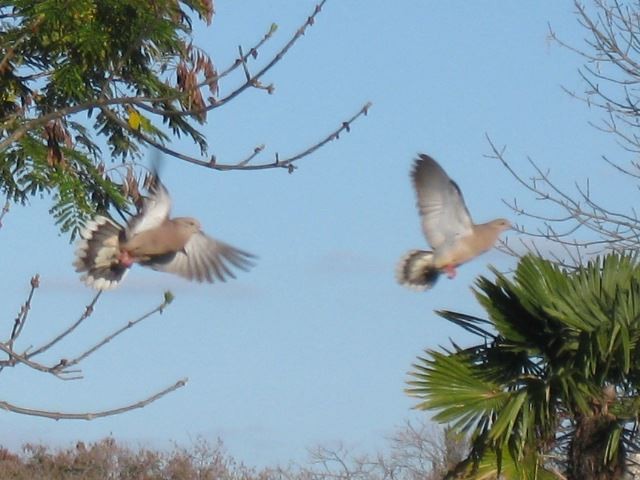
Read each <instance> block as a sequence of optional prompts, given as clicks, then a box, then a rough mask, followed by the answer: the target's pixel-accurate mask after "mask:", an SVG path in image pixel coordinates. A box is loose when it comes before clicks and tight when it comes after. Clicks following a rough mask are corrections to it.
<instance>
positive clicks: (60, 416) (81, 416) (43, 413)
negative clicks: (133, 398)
mask: <svg viewBox="0 0 640 480" xmlns="http://www.w3.org/2000/svg"><path fill="white" fill-rule="evenodd" d="M187 381H188V379H187V378H184V379H182V380H179V381H177V382H176V383H174V384H173V385H171V386H170V387H167V388H165V389H164V390H161V391H159V392H158V393H156V394H154V395H151V396H150V397H148V398H145V399H144V400H140V401H138V402H135V403H132V404H129V405H126V406H124V407H118V408H114V409H111V410H101V411H98V412H89V413H63V412H52V411H49V410H37V409H32V408H25V407H20V406H17V405H13V404H11V403H9V402H5V401H0V408H3V409H5V410H8V411H10V412H14V413H20V414H23V415H31V416H34V417H44V418H52V419H54V420H94V419H96V418H102V417H110V416H112V415H119V414H121V413H125V412H129V411H131V410H135V409H137V408H142V407H146V406H147V405H149V404H150V403H153V402H155V401H156V400H158V399H160V398H162V397H164V396H165V395H167V394H168V393H171V392H173V391H174V390H177V389H178V388H182V387H184V386H185V385H186V384H187Z"/></svg>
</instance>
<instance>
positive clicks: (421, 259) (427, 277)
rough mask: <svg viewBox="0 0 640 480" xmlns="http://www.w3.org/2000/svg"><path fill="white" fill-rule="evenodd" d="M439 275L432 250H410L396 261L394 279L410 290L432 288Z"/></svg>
mask: <svg viewBox="0 0 640 480" xmlns="http://www.w3.org/2000/svg"><path fill="white" fill-rule="evenodd" d="M439 276H440V270H438V269H437V268H436V267H435V265H434V263H433V252H429V251H425V250H411V251H410V252H408V253H407V254H406V255H405V256H404V257H402V258H401V259H400V262H398V267H397V269H396V279H397V280H398V283H399V284H400V285H404V286H405V287H407V288H410V289H412V290H418V291H424V290H429V289H430V288H433V286H434V285H435V284H436V281H437V280H438V277H439Z"/></svg>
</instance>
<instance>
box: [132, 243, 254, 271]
mask: <svg viewBox="0 0 640 480" xmlns="http://www.w3.org/2000/svg"><path fill="white" fill-rule="evenodd" d="M252 258H253V255H251V254H250V253H248V252H245V251H243V250H240V249H237V248H235V247H232V246H231V245H228V244H226V243H223V242H220V241H218V240H215V239H213V238H211V237H208V236H207V235H205V234H204V233H202V232H199V233H196V234H194V235H193V236H192V237H191V239H190V240H189V241H188V242H187V244H186V245H185V248H184V250H183V251H179V252H175V253H171V254H169V255H164V256H161V257H157V258H153V259H152V260H149V261H148V262H144V263H142V265H145V266H148V267H151V268H153V269H154V270H158V271H162V272H169V273H174V274H176V275H180V276H181V277H184V278H187V279H189V280H196V281H198V282H209V283H212V282H214V281H216V280H221V281H225V280H226V279H227V278H235V274H234V273H233V271H232V270H231V269H230V268H229V267H230V266H234V267H236V268H239V269H241V270H248V269H249V267H251V266H252V264H253V263H252V261H251V259H252Z"/></svg>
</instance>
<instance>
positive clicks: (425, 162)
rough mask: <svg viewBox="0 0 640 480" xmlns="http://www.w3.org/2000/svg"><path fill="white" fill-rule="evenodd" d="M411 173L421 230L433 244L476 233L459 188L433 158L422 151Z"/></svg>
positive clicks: (436, 247)
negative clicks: (420, 219) (420, 218)
mask: <svg viewBox="0 0 640 480" xmlns="http://www.w3.org/2000/svg"><path fill="white" fill-rule="evenodd" d="M411 175H412V178H413V184H414V186H415V189H416V193H417V195H418V209H419V211H420V215H421V217H422V230H423V232H424V235H425V237H427V241H428V242H429V244H430V245H431V248H433V249H434V250H438V249H439V248H441V247H442V246H443V245H452V244H454V243H455V242H456V241H457V239H458V238H460V237H464V236H467V235H471V234H472V233H473V222H472V220H471V216H470V215H469V211H468V210H467V207H466V205H465V204H464V198H463V197H462V192H461V191H460V188H458V185H456V183H455V182H454V181H453V180H451V179H450V178H449V176H448V175H447V173H446V172H445V171H444V170H443V169H442V167H441V166H440V165H438V163H437V162H436V161H435V160H434V159H433V158H431V157H429V156H428V155H424V154H420V155H419V158H418V159H417V160H416V163H415V165H414V168H413V172H412V174H411Z"/></svg>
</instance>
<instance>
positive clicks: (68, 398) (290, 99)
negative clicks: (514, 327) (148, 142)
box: [0, 0, 618, 466]
mask: <svg viewBox="0 0 640 480" xmlns="http://www.w3.org/2000/svg"><path fill="white" fill-rule="evenodd" d="M314 5H315V2H314V1H310V0H304V1H303V0H298V1H295V2H293V1H284V0H272V1H269V2H264V1H260V0H243V1H242V2H233V1H229V0H218V1H217V2H216V8H217V14H216V16H215V19H214V22H213V24H212V26H211V27H210V28H209V29H205V28H201V27H198V30H197V35H196V41H197V43H199V44H200V45H202V46H204V47H206V49H207V50H208V51H209V52H210V53H211V54H212V55H213V58H214V60H215V62H216V64H217V65H218V66H219V67H225V66H227V65H229V63H230V62H232V61H233V59H234V58H235V56H236V52H237V45H238V44H242V45H243V46H245V47H248V46H250V45H251V44H253V43H254V42H255V41H256V40H257V39H258V38H259V37H261V36H262V35H263V33H264V32H266V31H267V30H268V29H269V26H270V24H271V23H272V22H275V23H277V24H278V26H279V29H278V32H277V34H276V36H275V38H274V40H273V41H272V42H271V43H270V44H269V46H268V48H266V49H265V50H264V51H262V52H261V53H260V57H259V59H258V64H260V62H262V61H266V59H267V58H269V53H270V52H271V53H272V52H274V51H275V50H276V49H277V48H279V47H280V46H281V45H283V44H284V43H285V42H286V40H287V39H288V37H289V35H290V34H291V33H293V32H294V31H295V29H296V28H298V26H299V25H300V24H301V23H302V22H303V21H304V19H305V18H306V16H307V15H308V14H309V13H310V12H311V11H312V9H313V7H314ZM548 23H551V24H552V25H553V27H554V29H555V30H556V31H557V32H558V34H559V35H560V36H562V37H563V38H565V39H567V40H568V41H570V42H574V43H578V44H579V43H580V42H581V41H582V39H583V37H584V36H585V32H584V31H583V30H582V29H581V27H580V26H579V25H578V24H577V22H576V19H575V16H574V14H573V5H572V2H570V1H563V2H558V1H544V2H495V1H479V2H461V1H455V2H435V1H419V0H406V1H403V2H397V3H396V4H394V6H393V7H390V4H389V2H382V1H379V0H366V1H365V0H352V1H348V2H347V1H338V0H330V1H329V2H328V3H327V5H326V6H325V9H324V11H323V12H322V14H321V15H320V16H319V17H318V19H317V23H316V25H315V26H313V27H312V28H311V29H310V30H309V31H308V33H307V35H305V37H303V38H302V39H301V41H300V42H299V43H298V44H297V45H296V46H295V47H294V48H293V50H292V51H291V52H290V54H289V55H287V56H286V57H285V59H284V60H283V61H282V62H281V63H280V64H279V65H278V66H277V67H276V68H275V69H273V70H272V71H271V72H270V73H269V74H268V75H267V77H266V78H265V81H267V82H273V83H274V84H275V86H276V90H275V94H274V95H271V96H269V95H267V94H266V93H264V92H262V91H249V92H247V93H246V94H244V95H242V96H241V97H240V98H238V99H237V100H236V101H234V102H232V103H231V104H229V105H227V106H226V107H224V108H222V109H219V110H217V111H215V112H214V113H213V114H212V115H211V116H210V117H209V122H208V125H207V126H206V127H205V130H206V132H207V134H208V136H209V140H210V144H211V148H212V151H213V152H214V153H215V154H216V155H217V157H218V159H219V161H225V162H227V161H229V162H233V161H234V160H235V161H237V160H240V159H242V158H244V157H245V156H246V154H247V153H249V152H250V151H252V149H253V147H254V146H255V145H258V144H262V143H264V144H266V145H267V150H266V153H265V159H266V158H270V155H273V153H274V152H276V151H278V152H280V153H281V154H283V155H286V154H290V153H295V152H297V151H299V150H301V149H304V148H305V147H306V146H308V145H309V144H311V143H313V142H314V141H316V140H318V139H320V138H321V137H322V136H323V135H325V134H326V133H328V132H329V131H331V130H333V129H334V128H336V127H337V126H338V125H339V124H340V123H341V122H342V121H343V120H345V119H346V118H348V117H349V116H351V115H352V114H353V113H355V112H356V111H357V110H358V109H359V108H360V107H361V106H362V105H363V104H364V103H365V102H367V101H371V102H373V107H372V109H371V111H370V114H369V116H368V117H366V118H364V119H361V120H359V121H358V122H357V123H356V124H354V125H353V129H352V132H351V133H350V134H347V135H343V136H342V137H341V140H340V141H339V142H334V143H332V144H330V145H329V146H327V147H326V148H323V149H322V150H320V151H319V152H317V153H316V154H314V155H313V156H312V157H310V158H306V159H304V160H303V161H301V162H300V163H299V169H298V170H297V171H296V172H295V173H294V174H293V175H289V174H287V173H286V172H285V171H280V170H270V171H258V172H239V173H238V172H215V171H207V170H204V169H201V168H198V167H193V166H190V165H187V164H184V163H182V162H178V161H174V160H168V161H167V162H166V164H167V165H166V170H165V172H166V173H165V177H164V180H165V183H166V184H167V186H168V187H169V189H170V190H171V192H172V194H173V198H174V213H175V214H178V215H192V216H195V217H198V218H199V219H200V220H201V223H202V224H203V226H204V228H205V230H206V231H207V232H209V233H210V234H212V235H214V236H216V237H218V238H220V239H222V240H225V241H228V242H230V243H232V244H234V245H237V246H239V247H242V248H245V249H247V250H249V251H252V252H255V253H256V254H258V255H259V257H260V259H259V262H258V264H257V266H256V267H255V269H254V270H253V271H251V272H250V273H249V274H242V275H240V276H239V277H238V279H237V280H236V281H233V282H230V283H228V284H223V285H221V284H214V285H197V284H191V283H188V282H184V281H182V280H180V279H177V278H173V277H171V276H168V275H165V274H159V273H154V272H147V271H143V270H142V269H134V271H132V272H131V273H130V275H129V277H128V278H127V279H126V281H125V282H124V283H123V284H122V286H121V288H119V289H118V290H116V291H114V292H113V293H109V294H107V295H105V296H104V297H103V299H102V300H101V301H100V303H99V304H98V307H97V309H96V312H95V314H94V316H93V317H91V320H90V321H89V322H88V323H87V324H86V325H84V327H83V329H82V330H81V331H80V332H79V334H78V335H77V336H76V337H74V339H73V340H72V341H71V342H68V343H65V344H64V345H62V346H61V348H60V349H59V350H58V351H57V352H55V354H52V355H51V356H50V357H49V360H50V361H51V362H54V361H57V360H58V359H59V358H60V357H61V356H66V357H69V356H73V354H74V353H78V352H79V351H80V350H81V348H82V347H84V346H86V345H87V343H89V342H91V341H92V340H94V339H98V338H101V336H102V335H104V334H105V333H106V332H108V331H110V330H111V329H113V328H116V327H117V326H119V325H121V324H122V323H123V322H126V321H128V320H131V319H133V318H135V317H136V316H138V315H139V314H141V313H143V312H145V311H146V310H147V309H149V308H151V307H153V306H154V305H155V304H156V303H158V302H159V301H160V300H161V297H162V292H163V291H164V290H165V289H171V290H172V291H173V292H174V293H175V295H176V300H175V302H174V304H173V305H171V307H170V308H169V309H168V310H167V311H166V312H165V313H164V314H163V315H162V316H160V317H154V318H153V319H150V320H148V321H146V322H145V323H143V324H142V325H140V326H139V327H137V328H135V329H134V330H131V331H129V332H127V334H126V335H125V336H124V337H123V338H121V339H120V340H118V341H115V342H113V343H111V344H109V345H108V346H107V347H105V348H104V349H102V351H101V352H99V353H98V354H96V355H95V356H94V357H91V358H89V359H88V360H87V362H86V363H85V364H84V368H83V372H84V375H85V377H86V379H85V380H83V381H77V382H61V381H58V380H56V379H54V378H49V377H47V376H46V375H42V374H37V375H36V374H33V373H31V372H28V371H27V370H26V369H24V368H16V369H13V370H12V371H4V372H2V373H3V374H2V375H0V391H2V394H1V395H0V398H1V399H4V400H7V401H10V402H13V403H17V404H21V405H24V406H29V407H33V408H47V409H52V410H63V411H92V410H101V409H106V408H113V407H116V406H119V405H121V404H123V403H127V402H130V401H134V400H137V399H139V398H141V397H144V396H146V395H148V394H150V393H153V392H154V391H156V390H159V389H161V388H163V387H165V386H168V385H170V384H171V383H173V382H175V381H176V380H178V379H179V378H182V377H185V376H186V377H189V379H190V381H189V383H188V385H187V387H186V388H183V389H181V390H179V391H177V392H175V393H173V394H171V395H170V396H168V397H165V398H164V399H162V400H160V401H159V402H157V403H155V404H153V405H151V406H149V407H147V408H145V409H143V410H138V411H134V412H130V413H127V414H125V415H121V416H118V417H112V418H107V419H101V420H95V421H92V422H69V421H61V422H54V421H49V420H43V419H37V418H31V417H25V416H20V415H16V414H10V413H2V412H0V430H2V431H3V432H5V435H4V436H3V438H2V441H3V442H7V444H8V445H9V446H12V447H15V446H17V445H19V444H20V443H22V442H25V441H31V442H37V441H42V442H46V443H52V444H65V442H71V441H75V440H77V439H82V440H85V441H90V440H94V439H98V438H101V437H103V436H106V435H109V434H112V435H113V436H114V437H115V438H117V439H119V440H123V441H127V442H131V443H132V444H133V445H137V444H147V445H154V446H166V445H169V442H170V441H173V440H175V441H177V442H179V443H181V444H188V443H189V441H190V439H193V438H194V437H196V436H198V435H202V436H204V437H206V438H209V439H215V438H216V437H218V436H220V437H221V438H222V439H223V440H224V441H225V443H226V445H227V447H228V449H229V451H230V453H232V454H234V455H236V456H237V457H239V458H240V459H242V460H243V461H245V462H246V463H248V464H250V465H258V466H261V465H269V464H275V463H278V462H280V463H287V462H288V461H289V460H296V461H303V460H304V458H305V448H306V447H310V446H313V445H315V444H317V443H327V442H335V441H338V440H341V441H344V442H345V443H346V444H347V445H350V446H352V447H355V448H360V449H366V450H371V449H373V448H376V447H377V446H379V445H381V444H382V442H383V438H384V436H385V435H387V434H389V433H390V432H392V431H393V429H394V428H395V427H396V426H399V425H400V424H401V423H402V422H403V421H404V420H405V419H408V418H415V417H416V416H419V415H423V414H422V413H418V412H414V411H411V407H412V405H414V404H415V400H413V399H410V398H408V397H407V396H406V395H405V394H404V393H403V389H404V387H405V381H406V379H407V375H406V372H407V371H408V370H410V366H411V363H412V361H413V360H414V359H415V357H416V356H417V355H418V354H420V353H421V352H422V350H423V349H424V348H427V347H429V348H433V347H436V346H438V345H445V344H447V343H448V341H449V338H454V339H456V341H458V342H462V343H464V342H465V341H468V340H469V338H468V337H466V336H465V335H464V334H463V333H462V332H461V331H459V330H458V329H456V328H454V327H452V326H451V325H449V324H448V323H446V322H445V321H444V320H443V319H440V318H439V317H437V316H436V315H435V314H434V313H433V311H434V310H435V309H454V310H458V311H463V312H467V313H472V314H481V310H480V308H479V307H478V305H477V303H476V302H475V300H474V298H473V295H472V293H471V291H470V286H471V285H472V282H473V279H474V278H475V277H476V276H478V275H480V274H483V273H485V274H486V273H487V272H488V271H487V265H488V264H490V263H491V264H494V265H497V266H499V267H501V268H506V267H508V266H509V265H511V264H512V260H510V259H509V258H506V257H504V256H502V255H501V254H499V253H497V252H492V253H489V254H487V255H485V256H483V257H481V258H480V259H478V260H477V261H475V262H474V263H472V264H469V265H466V266H464V267H463V268H461V269H460V272H459V275H458V277H457V278H456V279H455V280H454V281H448V280H446V279H443V280H442V281H441V282H440V283H439V284H438V285H437V287H436V288H435V289H434V290H433V291H431V292H428V293H422V294H420V293H415V292H411V291H409V290H405V289H403V288H401V287H400V286H398V285H396V284H395V281H394V268H395V264H396V262H397V260H398V258H399V257H400V256H401V255H402V254H403V253H404V252H405V251H406V250H408V249H410V248H420V247H424V246H425V245H426V244H425V240H424V238H423V237H422V235H421V231H420V227H419V222H418V217H417V214H416V209H415V207H414V203H415V200H414V193H413V191H412V190H411V186H410V183H409V178H408V173H409V168H410V165H411V162H412V158H413V157H414V156H415V154H416V153H417V152H426V153H430V154H432V155H433V156H435V158H437V159H438V160H439V161H440V162H441V163H442V164H443V166H444V167H445V168H446V169H447V171H448V172H449V174H450V176H451V177H452V178H454V179H455V180H457V181H458V183H459V185H460V186H461V188H462V189H463V191H464V193H465V197H466V200H467V203H468V205H469V209H470V211H471V214H472V216H473V217H474V219H475V220H476V221H478V222H482V221H486V220H489V219H491V218H493V217H497V216H503V217H510V218H513V215H512V214H511V212H510V211H509V210H508V208H507V207H506V206H505V205H504V204H503V203H502V201H501V199H502V198H508V199H511V198H513V197H514V196H520V195H521V193H522V192H521V190H520V189H519V188H518V186H517V185H516V184H515V182H514V181H513V179H511V178H510V177H509V176H508V174H507V173H506V172H505V171H504V170H503V168H502V167H501V166H500V165H498V164H497V163H496V162H495V161H491V160H489V159H487V158H485V157H484V155H485V154H487V153H489V146H488V144H487V142H486V139H485V133H488V134H490V135H491V137H492V138H493V139H494V140H495V141H496V142H497V143H498V144H506V145H507V146H508V150H507V154H508V157H509V159H510V160H511V161H512V162H513V164H514V165H515V166H516V167H517V168H520V169H522V170H523V171H524V172H525V173H527V172H528V173H531V172H530V170H529V169H528V166H527V161H526V156H527V155H530V156H531V157H533V158H535V159H536V160H537V161H538V162H539V163H541V164H542V165H546V166H549V167H551V168H552V173H553V174H554V175H557V178H558V179H560V181H561V182H564V183H565V184H567V185H570V184H571V182H572V181H573V180H574V179H583V178H585V177H586V176H587V175H591V176H593V177H596V178H597V179H598V181H599V184H602V191H603V193H604V194H609V193H610V191H609V187H608V186H607V185H606V184H605V183H607V182H608V181H607V180H606V179H605V177H603V173H604V172H609V170H608V169H607V168H606V167H605V166H603V164H602V163H601V161H600V160H599V156H600V154H602V153H606V152H611V151H618V150H616V149H615V147H614V146H613V141H612V139H611V138H609V137H606V136H604V135H602V134H599V133H597V132H596V131H595V130H594V129H593V128H592V127H590V126H589V125H588V124H587V122H588V121H589V120H597V119H598V114H597V112H593V111H591V112H590V111H589V110H588V109H587V107H586V106H585V105H583V104H581V103H580V102H578V101H576V100H574V99H571V98H570V97H568V96H567V95H566V94H565V93H563V92H562V90H561V88H560V87H561V85H565V86H566V87H568V88H570V89H575V90H581V89H583V85H582V84H581V82H580V80H579V78H578V75H577V68H578V66H579V65H580V63H581V59H580V58H578V57H577V56H576V55H575V54H573V53H571V52H569V51H567V50H564V49H561V48H560V47H558V46H556V45H555V44H553V43H551V42H549V41H548V38H547V35H548V26H547V25H548ZM238 81H239V79H238V78H236V79H235V80H231V81H230V83H223V84H222V91H223V92H224V91H229V90H230V89H231V88H232V87H233V85H237V82H238ZM234 82H235V83H234ZM177 145H179V146H180V147H181V148H182V149H183V150H185V151H187V152H190V153H192V154H196V153H197V150H196V147H195V146H192V145H190V144H188V143H185V142H180V143H178V144H177ZM523 199H524V201H525V202H526V201H527V200H526V197H523ZM529 202H532V201H530V200H529ZM528 205H532V206H535V204H534V203H528ZM49 206H50V202H49V200H48V199H46V198H45V199H42V200H34V202H33V203H32V205H31V206H30V207H28V208H19V207H15V208H14V209H13V210H12V211H11V213H10V214H9V215H8V216H7V218H6V219H5V226H4V227H3V228H2V229H1V230H0V239H1V241H2V247H3V252H4V254H3V255H1V256H0V269H1V270H2V272H4V274H3V275H2V276H1V277H0V309H1V312H2V317H1V318H3V319H4V327H3V328H4V330H5V331H6V332H9V331H10V329H11V325H12V320H13V318H14V317H15V314H16V313H17V311H18V309H19V306H20V303H21V302H22V301H23V300H24V298H25V296H26V293H27V291H28V282H29V278H30V276H31V275H32V274H33V273H35V272H39V273H40V275H41V276H42V287H41V288H40V290H39V291H38V292H37V294H36V297H35V300H34V302H33V311H32V313H31V316H30V319H29V323H28V324H27V327H26V330H25V332H24V334H23V337H24V340H25V341H27V339H28V342H29V343H34V344H37V343H38V341H40V340H42V339H45V338H48V337H49V336H50V335H51V334H52V333H53V332H56V331H58V330H59V329H60V328H62V326H64V325H67V324H68V323H69V322H71V321H73V320H75V318H77V316H78V315H79V314H80V313H81V312H82V310H83V308H84V305H85V304H86V303H88V302H89V301H90V299H91V298H92V295H93V292H92V291H90V290H88V289H87V288H85V287H84V286H83V285H82V284H81V283H80V282H79V281H78V279H77V276H76V275H75V273H74V272H73V268H72V266H71V262H72V257H73V251H74V248H73V246H72V245H69V243H68V239H67V238H65V237H61V236H59V235H57V232H56V228H55V226H54V225H53V222H52V221H51V219H50V218H49V217H48V216H47V209H48V207H49ZM514 220H518V219H514ZM26 346H27V345H26V344H23V345H22V347H26ZM8 432H11V434H10V436H9V435H8ZM9 437H10V438H9Z"/></svg>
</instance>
